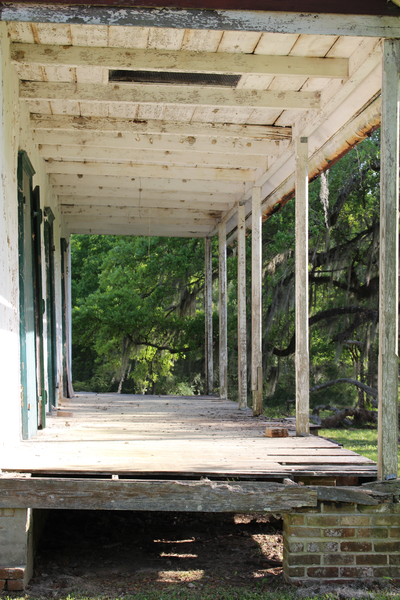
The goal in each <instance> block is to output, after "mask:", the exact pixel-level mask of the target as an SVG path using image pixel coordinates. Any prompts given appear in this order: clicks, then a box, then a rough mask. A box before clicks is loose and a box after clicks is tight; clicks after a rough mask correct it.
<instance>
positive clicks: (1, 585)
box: [0, 579, 6, 590]
mask: <svg viewBox="0 0 400 600" xmlns="http://www.w3.org/2000/svg"><path fill="white" fill-rule="evenodd" d="M5 585H6V581H5V579H0V590H4V587H5Z"/></svg>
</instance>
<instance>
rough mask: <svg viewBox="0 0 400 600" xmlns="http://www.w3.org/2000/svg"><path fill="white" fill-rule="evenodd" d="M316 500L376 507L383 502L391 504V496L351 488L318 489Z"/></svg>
mask: <svg viewBox="0 0 400 600" xmlns="http://www.w3.org/2000/svg"><path fill="white" fill-rule="evenodd" d="M317 494H318V500H320V501H328V502H351V503H352V504H361V505H366V506H377V505H378V504H381V503H383V502H391V501H392V499H393V495H392V494H390V493H389V494H385V493H383V492H379V491H376V492H374V491H372V490H367V489H365V490H364V489H362V488H361V489H360V488H351V487H323V486H321V487H318V488H317Z"/></svg>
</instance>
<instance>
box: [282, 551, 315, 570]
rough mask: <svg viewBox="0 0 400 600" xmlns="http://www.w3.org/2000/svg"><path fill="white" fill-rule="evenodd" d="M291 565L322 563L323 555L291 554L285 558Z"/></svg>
mask: <svg viewBox="0 0 400 600" xmlns="http://www.w3.org/2000/svg"><path fill="white" fill-rule="evenodd" d="M285 560H286V562H287V564H288V565H289V566H291V567H292V566H297V565H298V566H300V565H320V564H321V555H320V554H289V556H288V557H287V558H286V559H285Z"/></svg>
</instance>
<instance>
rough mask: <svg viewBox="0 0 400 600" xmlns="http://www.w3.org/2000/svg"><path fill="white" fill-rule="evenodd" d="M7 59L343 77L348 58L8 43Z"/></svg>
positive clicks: (44, 63) (53, 64)
mask: <svg viewBox="0 0 400 600" xmlns="http://www.w3.org/2000/svg"><path fill="white" fill-rule="evenodd" d="M11 60H12V61H13V62H14V63H18V64H23V65H39V66H43V67H46V66H51V67H63V66H68V67H86V66H87V65H88V64H89V65H91V66H95V67H102V68H105V69H110V70H120V69H123V70H126V69H131V70H135V71H170V72H184V73H224V74H236V75H242V74H245V73H249V74H257V75H298V76H304V77H347V76H348V59H346V58H314V57H304V56H266V55H263V54H243V53H239V52H238V53H229V52H188V51H185V50H178V51H176V50H164V49H151V48H129V49H128V48H93V47H89V48H87V47H80V46H50V45H46V44H43V45H39V44H15V43H14V44H11Z"/></svg>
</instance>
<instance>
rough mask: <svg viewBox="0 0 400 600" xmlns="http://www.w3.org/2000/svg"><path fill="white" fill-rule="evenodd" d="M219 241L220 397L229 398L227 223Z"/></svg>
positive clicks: (219, 227)
mask: <svg viewBox="0 0 400 600" xmlns="http://www.w3.org/2000/svg"><path fill="white" fill-rule="evenodd" d="M218 240H219V395H220V397H221V398H227V397H228V389H227V388H228V328H227V325H228V323H227V321H228V314H227V296H226V295H227V283H226V223H220V224H219V226H218Z"/></svg>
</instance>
